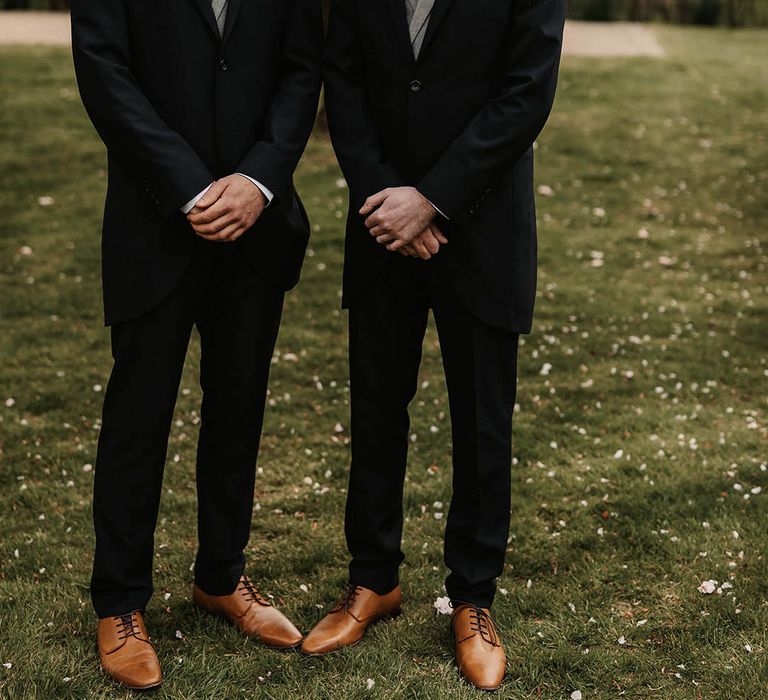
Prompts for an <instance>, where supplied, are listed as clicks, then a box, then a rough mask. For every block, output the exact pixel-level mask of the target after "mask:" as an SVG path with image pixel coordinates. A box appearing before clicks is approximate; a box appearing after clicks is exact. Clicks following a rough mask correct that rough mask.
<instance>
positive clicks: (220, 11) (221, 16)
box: [211, 0, 229, 36]
mask: <svg viewBox="0 0 768 700" xmlns="http://www.w3.org/2000/svg"><path fill="white" fill-rule="evenodd" d="M227 5H229V0H211V7H213V14H214V15H215V17H216V24H217V25H218V27H219V34H220V35H221V36H224V24H225V23H226V21H227Z"/></svg>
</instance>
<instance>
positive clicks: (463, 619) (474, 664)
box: [451, 605, 507, 690]
mask: <svg viewBox="0 0 768 700" xmlns="http://www.w3.org/2000/svg"><path fill="white" fill-rule="evenodd" d="M451 626H452V627H453V636H454V638H455V640H456V665H457V666H458V667H459V671H460V672H461V675H462V676H464V678H466V679H467V680H468V681H469V682H470V683H471V684H472V685H474V686H475V687H476V688H479V689H480V690H498V689H499V686H501V682H502V681H503V680H504V671H505V670H506V666H507V658H506V656H505V655H504V648H503V647H502V646H501V639H500V638H499V633H498V631H497V630H496V625H495V624H494V622H493V620H492V619H491V614H490V611H489V610H488V609H487V608H478V607H476V606H474V605H459V606H458V607H457V608H456V609H455V610H454V611H453V616H452V619H451Z"/></svg>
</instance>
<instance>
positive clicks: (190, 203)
mask: <svg viewBox="0 0 768 700" xmlns="http://www.w3.org/2000/svg"><path fill="white" fill-rule="evenodd" d="M211 185H213V183H211V184H210V185H208V187H206V188H205V189H204V190H203V191H202V192H201V193H200V194H199V195H197V197H192V199H190V200H189V201H188V202H187V203H186V204H185V205H184V206H183V207H182V208H181V213H182V214H189V212H191V211H192V210H193V209H194V208H195V204H197V203H198V202H199V201H200V200H201V199H202V198H203V197H204V196H205V193H206V192H207V191H208V190H210V189H211Z"/></svg>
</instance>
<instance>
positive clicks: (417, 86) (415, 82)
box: [411, 80, 421, 92]
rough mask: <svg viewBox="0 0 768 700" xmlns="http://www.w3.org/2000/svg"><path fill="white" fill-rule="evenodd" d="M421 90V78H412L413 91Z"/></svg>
mask: <svg viewBox="0 0 768 700" xmlns="http://www.w3.org/2000/svg"><path fill="white" fill-rule="evenodd" d="M419 90H421V80H411V92H418V91H419Z"/></svg>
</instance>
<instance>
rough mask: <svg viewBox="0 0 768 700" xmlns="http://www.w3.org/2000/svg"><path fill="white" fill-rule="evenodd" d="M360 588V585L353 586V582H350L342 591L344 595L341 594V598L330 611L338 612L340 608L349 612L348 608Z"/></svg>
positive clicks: (355, 598)
mask: <svg viewBox="0 0 768 700" xmlns="http://www.w3.org/2000/svg"><path fill="white" fill-rule="evenodd" d="M362 590H363V589H362V587H361V586H355V585H354V584H350V585H349V586H348V588H347V590H346V591H345V592H344V595H343V596H342V598H341V600H340V601H339V604H338V605H337V606H336V607H335V608H334V609H333V610H332V611H331V612H339V611H341V610H344V611H345V612H349V609H350V608H351V607H352V605H353V604H354V602H355V601H356V600H357V596H358V594H359V593H360V591H362Z"/></svg>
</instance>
